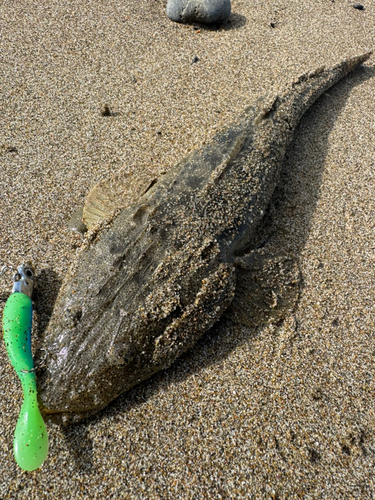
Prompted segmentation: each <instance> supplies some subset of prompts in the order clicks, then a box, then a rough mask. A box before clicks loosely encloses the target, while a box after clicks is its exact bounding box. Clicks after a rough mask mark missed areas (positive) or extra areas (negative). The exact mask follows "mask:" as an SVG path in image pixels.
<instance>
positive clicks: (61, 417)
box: [39, 402, 97, 426]
mask: <svg viewBox="0 0 375 500" xmlns="http://www.w3.org/2000/svg"><path fill="white" fill-rule="evenodd" d="M39 409H40V413H41V414H42V416H43V419H44V421H45V422H46V423H48V424H54V425H59V426H67V425H73V424H78V423H81V422H82V421H83V420H85V419H87V418H89V417H91V416H93V415H95V414H96V413H97V410H95V411H91V412H90V411H89V412H85V413H77V412H74V413H73V412H70V411H69V412H68V411H55V410H49V409H48V408H45V407H43V404H42V403H40V402H39Z"/></svg>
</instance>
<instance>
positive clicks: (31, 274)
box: [25, 269, 34, 278]
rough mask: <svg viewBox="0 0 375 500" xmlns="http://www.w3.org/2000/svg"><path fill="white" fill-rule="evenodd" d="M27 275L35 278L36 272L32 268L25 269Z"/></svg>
mask: <svg viewBox="0 0 375 500" xmlns="http://www.w3.org/2000/svg"><path fill="white" fill-rule="evenodd" d="M25 275H26V276H27V277H28V278H33V276H34V273H33V272H32V270H31V269H25Z"/></svg>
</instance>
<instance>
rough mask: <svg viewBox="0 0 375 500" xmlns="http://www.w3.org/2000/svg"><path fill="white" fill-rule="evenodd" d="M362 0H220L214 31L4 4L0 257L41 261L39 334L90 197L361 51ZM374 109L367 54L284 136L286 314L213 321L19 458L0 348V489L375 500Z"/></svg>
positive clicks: (127, 6) (89, 8)
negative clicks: (30, 460) (179, 351)
mask: <svg viewBox="0 0 375 500" xmlns="http://www.w3.org/2000/svg"><path fill="white" fill-rule="evenodd" d="M354 3H355V2H351V1H348V0H304V1H303V2H301V1H297V0H292V1H286V0H277V1H276V0H275V1H272V2H268V1H267V2H266V1H260V0H253V1H252V2H250V1H245V0H233V1H232V14H231V17H230V19H229V21H228V22H227V23H225V24H224V25H223V26H221V27H220V28H207V27H204V26H201V25H198V24H196V25H181V24H176V23H173V22H171V21H170V20H169V19H168V18H167V16H166V14H165V5H166V1H163V0H126V1H125V0H124V1H122V2H121V1H119V0H107V1H106V2H101V1H97V0H75V1H74V0H67V1H64V2H62V1H61V0H49V1H47V0H36V1H35V2H27V1H25V0H17V1H15V0H8V1H6V2H3V3H2V4H1V6H0V19H1V21H0V25H1V28H0V35H1V36H0V61H1V63H0V81H1V95H0V102H1V127H0V174H1V175H0V221H1V222H0V228H1V230H0V267H1V266H2V265H4V264H7V265H13V266H14V267H15V266H17V265H18V264H20V263H21V262H24V261H26V260H31V261H32V262H33V264H34V265H35V268H36V271H37V276H38V289H37V291H36V294H35V321H34V328H33V344H34V345H38V340H39V339H40V338H42V335H43V331H44V330H45V328H46V325H47V323H48V320H49V317H50V315H51V312H52V309H53V304H54V301H55V299H56V294H57V291H58V288H59V286H60V284H61V281H62V280H63V278H64V275H65V274H66V272H67V269H68V267H69V265H70V263H71V262H72V261H73V259H74V256H75V254H76V252H77V251H78V249H79V246H80V244H81V242H82V238H81V237H80V236H79V235H78V234H74V233H72V232H71V231H70V230H69V229H68V222H69V219H70V218H71V216H72V214H73V213H74V212H75V211H76V210H78V209H79V208H81V207H82V206H83V203H84V199H85V197H86V196H87V194H88V193H89V191H90V189H91V188H92V187H93V186H94V185H95V184H96V183H98V182H99V181H100V180H103V179H107V178H109V177H111V176H112V175H113V174H115V173H116V172H118V171H119V170H120V169H122V171H123V172H124V173H125V174H126V173H127V172H130V171H133V172H135V174H136V173H137V172H139V173H140V175H141V174H142V175H145V173H146V174H149V175H150V178H153V177H157V176H158V175H160V174H161V173H162V172H164V171H167V170H168V169H170V168H172V167H173V166H174V165H175V164H176V163H177V162H178V161H179V160H181V159H182V158H183V157H184V156H185V155H186V154H187V153H188V152H190V151H191V150H193V149H194V148H195V147H197V146H199V145H201V144H203V143H204V142H205V141H207V140H209V138H210V137H212V136H213V135H214V134H215V133H216V132H217V131H218V130H220V129H222V128H223V127H225V126H226V125H228V124H229V123H230V122H231V121H233V120H234V119H235V118H236V117H237V116H239V115H240V114H241V113H242V112H243V110H244V109H245V108H246V107H247V106H249V105H252V104H254V103H255V101H256V100H257V99H259V98H260V97H262V96H273V95H276V94H277V93H278V92H280V91H281V90H282V89H283V88H285V86H286V85H287V84H290V83H291V82H292V81H294V80H296V79H297V78H298V76H299V75H301V74H302V73H305V72H308V71H311V70H314V69H316V68H319V67H320V66H324V65H325V66H331V65H334V64H336V63H338V62H340V61H342V60H343V59H345V58H347V57H349V56H354V55H359V54H362V53H364V52H367V51H369V50H372V49H375V4H374V2H371V1H370V0H365V1H364V2H363V6H364V10H358V9H355V8H354V7H353V5H354ZM106 105H107V106H108V107H109V109H110V110H111V116H102V111H103V109H104V106H106ZM374 116H375V55H373V56H372V57H371V58H370V59H369V60H368V61H367V62H366V63H365V65H364V66H363V67H362V68H360V69H359V70H358V71H356V72H354V73H353V74H350V75H349V76H348V77H346V78H345V79H344V80H343V81H341V82H340V83H338V84H337V85H336V86H335V87H333V88H332V89H331V90H329V91H328V92H326V93H325V94H324V95H323V96H322V97H321V98H320V99H319V100H318V101H317V102H316V103H315V104H314V105H313V107H312V108H311V109H310V110H309V111H308V112H307V114H306V115H305V116H304V117H303V119H302V121H301V123H300V125H299V126H298V129H297V130H296V134H295V139H294V141H293V143H292V145H291V147H290V149H289V150H288V153H287V158H286V161H285V165H284V168H283V174H282V179H281V183H280V187H279V188H278V191H277V196H276V197H275V203H274V216H273V222H272V224H273V234H274V236H273V237H274V243H275V246H276V247H277V248H279V249H280V252H283V253H293V254H294V255H296V256H297V257H298V262H299V266H300V269H301V273H302V276H303V284H302V287H301V293H300V298H299V301H298V303H297V305H296V308H295V310H294V311H293V313H291V314H289V315H288V316H287V317H286V318H285V320H284V321H283V322H282V323H278V324H276V325H275V324H271V325H267V326H263V327H260V328H257V329H248V328H245V327H243V326H241V325H236V324H234V323H233V322H232V321H231V320H230V319H228V318H223V319H222V320H221V321H219V322H218V323H217V324H216V325H215V326H214V327H213V328H212V329H211V330H210V332H208V334H206V335H205V336H204V337H203V338H202V339H201V340H200V341H199V342H198V344H197V345H196V346H195V347H194V348H193V349H192V350H191V351H189V352H188V353H187V354H186V355H184V356H183V357H181V358H180V359H179V360H178V361H177V362H176V363H175V364H174V365H173V366H172V367H171V368H169V369H168V370H165V371H162V372H160V373H158V374H157V375H156V376H154V377H152V378H151V379H149V380H148V381H145V382H143V383H141V384H140V385H138V386H137V387H135V388H134V389H132V390H131V391H129V392H128V393H126V394H124V395H122V396H121V397H119V398H118V399H117V400H116V401H115V402H113V403H112V404H111V405H110V406H109V407H107V408H106V409H105V410H103V411H102V412H100V413H99V414H98V415H96V416H94V417H91V418H90V419H88V420H86V421H84V422H83V423H80V424H77V425H74V426H70V427H66V428H63V427H59V426H55V425H49V426H48V431H49V437H50V452H49V456H48V459H47V460H46V461H45V463H44V465H43V466H42V468H41V469H38V470H36V471H33V472H24V471H22V470H21V469H19V468H18V467H17V465H16V463H15V461H14V458H13V449H12V447H13V433H14V428H15V425H16V422H17V418H18V413H19V410H20V406H21V403H22V391H21V386H20V383H19V380H18V378H17V376H16V374H15V372H14V371H13V369H12V367H11V365H10V363H9V360H8V357H7V354H6V350H5V347H4V344H3V343H1V346H0V378H1V386H2V391H1V394H2V396H1V398H0V429H1V432H0V498H1V499H37V500H42V499H52V498H54V499H68V498H69V499H70V498H72V499H102V498H113V499H118V498H126V499H172V498H173V499H176V498H181V499H205V498H210V499H211V498H214V499H216V498H217V499H221V498H222V499H232V498H249V499H254V500H255V499H273V500H285V499H330V500H332V499H335V500H336V499H345V500H348V499H372V498H374V497H375V480H374V466H375V306H374V303H375V300H374V299H375V272H374V264H375V196H374V194H375V141H374V137H375V119H374ZM11 285H12V284H11V280H9V276H8V278H7V279H4V278H2V279H1V280H0V297H2V298H3V299H4V298H5V297H6V296H7V294H8V293H9V291H10V289H11ZM3 305H4V300H3V301H2V302H0V313H2V310H3Z"/></svg>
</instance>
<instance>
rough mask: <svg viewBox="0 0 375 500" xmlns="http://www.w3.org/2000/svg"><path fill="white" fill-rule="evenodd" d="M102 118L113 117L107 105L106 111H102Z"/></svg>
mask: <svg viewBox="0 0 375 500" xmlns="http://www.w3.org/2000/svg"><path fill="white" fill-rule="evenodd" d="M101 115H102V116H112V113H111V110H110V109H109V106H108V105H107V104H106V105H105V106H104V109H102V111H101Z"/></svg>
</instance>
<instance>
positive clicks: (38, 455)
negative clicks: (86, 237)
mask: <svg viewBox="0 0 375 500" xmlns="http://www.w3.org/2000/svg"><path fill="white" fill-rule="evenodd" d="M5 271H6V268H3V269H2V271H1V273H0V275H1V274H4V273H5ZM13 280H14V284H13V290H12V294H11V295H10V296H9V298H8V300H7V302H6V304H5V307H4V313H3V330H4V341H5V346H6V349H7V351H8V355H9V358H10V361H11V363H12V365H13V368H14V369H15V370H16V372H17V375H18V377H19V379H20V381H21V385H22V389H23V395H24V400H23V403H22V407H21V412H20V415H19V418H18V422H17V425H16V430H15V433H14V443H13V449H14V457H15V459H16V462H17V464H18V465H19V466H20V467H21V469H24V470H28V471H32V470H35V469H37V468H38V467H40V466H41V465H42V464H43V462H44V460H45V459H46V458H47V454H48V434H47V429H46V426H45V423H44V421H43V418H42V416H41V414H40V411H39V407H38V401H37V387H36V376H35V369H34V363H33V358H32V353H31V327H32V314H33V310H32V302H31V295H32V292H33V287H34V269H33V267H32V265H31V264H22V265H20V266H19V267H18V268H17V272H16V273H15V274H14V276H13Z"/></svg>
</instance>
